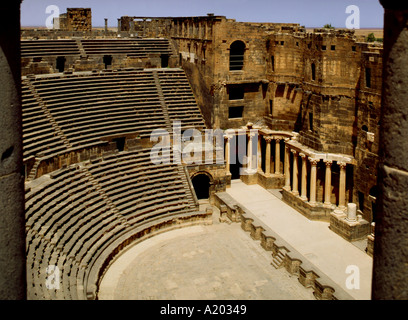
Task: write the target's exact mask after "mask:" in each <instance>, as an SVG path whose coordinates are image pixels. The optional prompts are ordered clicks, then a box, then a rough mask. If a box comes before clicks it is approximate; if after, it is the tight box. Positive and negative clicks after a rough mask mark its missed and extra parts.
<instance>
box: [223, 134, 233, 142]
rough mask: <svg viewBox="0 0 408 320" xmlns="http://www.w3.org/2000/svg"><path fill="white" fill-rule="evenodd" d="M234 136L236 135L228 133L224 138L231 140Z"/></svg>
mask: <svg viewBox="0 0 408 320" xmlns="http://www.w3.org/2000/svg"><path fill="white" fill-rule="evenodd" d="M233 137H234V136H233V135H229V134H226V135H225V136H224V139H227V140H228V141H230V140H231V139H232V138H233Z"/></svg>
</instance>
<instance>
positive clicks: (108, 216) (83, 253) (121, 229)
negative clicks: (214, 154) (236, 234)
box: [26, 149, 197, 299]
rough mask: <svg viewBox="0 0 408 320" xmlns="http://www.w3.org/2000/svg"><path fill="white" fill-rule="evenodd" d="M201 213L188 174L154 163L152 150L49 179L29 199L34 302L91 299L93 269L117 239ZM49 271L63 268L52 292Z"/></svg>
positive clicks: (121, 154) (74, 167) (44, 178)
mask: <svg viewBox="0 0 408 320" xmlns="http://www.w3.org/2000/svg"><path fill="white" fill-rule="evenodd" d="M196 211H197V206H196V203H195V201H194V197H193V195H192V191H191V190H190V188H189V186H188V182H187V177H186V176H185V174H184V171H183V169H182V168H180V167H179V166H178V165H175V164H161V165H155V164H153V163H152V162H151V158H150V150H149V149H142V150H140V151H132V152H119V153H116V154H111V155H109V156H105V157H103V158H99V159H96V160H93V161H92V162H86V163H80V164H75V165H72V166H69V167H67V168H64V169H60V170H58V171H55V172H53V173H51V174H49V175H45V176H42V177H41V178H39V179H37V180H36V181H35V184H33V185H32V187H31V188H30V191H29V192H27V193H26V230H27V236H26V243H27V279H28V298H29V299H86V298H87V297H86V293H87V290H88V288H87V281H88V277H89V273H90V272H91V269H92V266H93V265H94V264H95V261H97V260H98V259H100V257H101V255H102V254H105V255H106V256H110V255H111V252H109V251H108V252H107V251H106V250H107V248H110V249H109V250H112V244H113V243H115V241H118V239H126V237H127V236H130V235H131V234H133V236H134V232H136V231H137V230H141V228H142V227H143V226H145V225H149V226H150V227H149V228H151V226H152V225H154V224H155V223H156V221H157V223H159V221H163V219H168V220H169V221H172V219H174V218H177V217H181V216H183V217H185V216H186V215H187V216H188V215H189V214H194V212H196ZM195 214H196V213H195ZM160 223H161V222H160ZM142 229H143V228H142ZM137 232H140V231H137ZM122 241H125V240H122ZM49 266H57V267H58V270H59V274H58V278H57V282H54V283H53V284H54V285H53V286H51V287H50V281H49V279H50V277H51V275H50V271H49V269H47V268H49Z"/></svg>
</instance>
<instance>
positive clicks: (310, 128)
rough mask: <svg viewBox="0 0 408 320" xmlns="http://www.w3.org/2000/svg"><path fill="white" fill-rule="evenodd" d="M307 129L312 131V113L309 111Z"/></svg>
mask: <svg viewBox="0 0 408 320" xmlns="http://www.w3.org/2000/svg"><path fill="white" fill-rule="evenodd" d="M309 130H310V131H313V113H312V112H309Z"/></svg>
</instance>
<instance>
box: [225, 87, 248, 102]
mask: <svg viewBox="0 0 408 320" xmlns="http://www.w3.org/2000/svg"><path fill="white" fill-rule="evenodd" d="M244 93H245V90H244V87H242V86H230V87H228V99H229V100H241V99H244Z"/></svg>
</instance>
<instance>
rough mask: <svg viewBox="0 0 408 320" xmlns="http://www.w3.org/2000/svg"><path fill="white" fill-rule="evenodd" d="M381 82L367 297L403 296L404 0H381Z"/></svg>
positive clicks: (407, 172)
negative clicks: (370, 265)
mask: <svg viewBox="0 0 408 320" xmlns="http://www.w3.org/2000/svg"><path fill="white" fill-rule="evenodd" d="M380 2H381V4H382V5H383V7H384V9H385V15H384V52H383V87H382V103H381V105H382V110H381V127H380V146H381V151H380V152H381V153H380V165H379V170H378V186H379V189H380V192H379V196H378V198H377V200H378V201H377V214H376V223H375V240H374V241H375V242H374V260H373V282H372V298H373V299H387V300H391V299H403V300H407V299H408V267H407V266H408V193H407V190H408V156H407V155H408V104H407V101H408V63H407V61H408V2H407V1H395V0H381V1H380Z"/></svg>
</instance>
